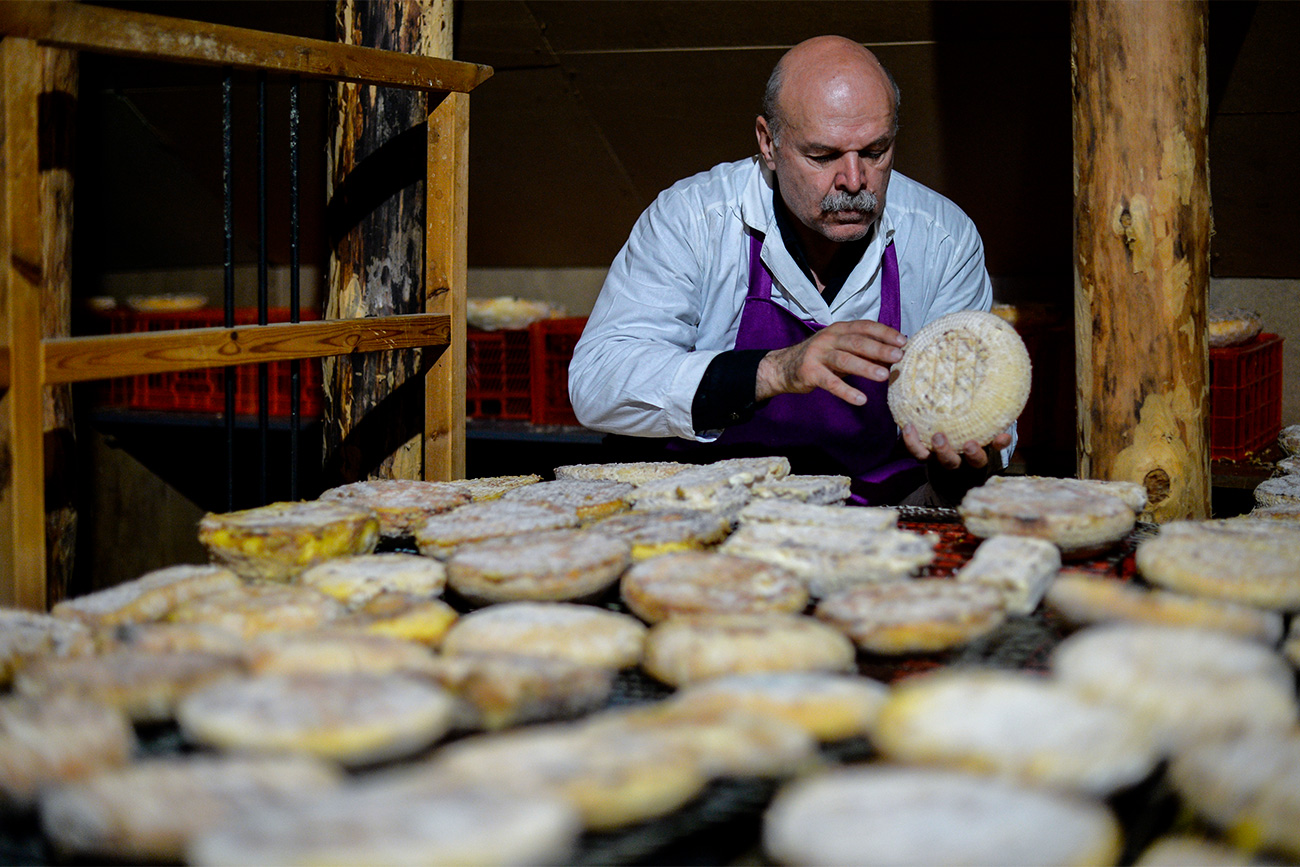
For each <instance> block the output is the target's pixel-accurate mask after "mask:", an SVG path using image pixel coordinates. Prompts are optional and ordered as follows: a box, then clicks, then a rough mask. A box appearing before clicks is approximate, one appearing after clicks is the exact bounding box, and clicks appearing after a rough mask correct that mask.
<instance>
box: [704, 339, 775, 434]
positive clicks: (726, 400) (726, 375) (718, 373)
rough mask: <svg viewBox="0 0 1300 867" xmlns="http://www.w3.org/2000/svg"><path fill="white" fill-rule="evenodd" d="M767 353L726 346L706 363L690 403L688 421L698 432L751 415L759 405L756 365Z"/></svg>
mask: <svg viewBox="0 0 1300 867" xmlns="http://www.w3.org/2000/svg"><path fill="white" fill-rule="evenodd" d="M767 352H768V351H767V350H766V349H729V350H727V351H725V352H720V353H718V354H717V355H716V356H715V357H714V359H713V360H712V361H710V362H709V366H708V367H706V368H705V369H704V376H702V377H701V378H700V385H699V388H697V389H696V390H695V399H694V400H693V401H692V402H691V424H692V426H693V427H694V428H695V430H696V432H697V433H699V432H703V431H715V430H720V429H722V428H726V427H730V426H731V425H735V424H740V423H741V422H745V421H749V420H750V419H751V418H753V417H754V413H755V412H757V411H758V407H759V402H758V401H756V400H754V389H755V387H756V385H757V384H758V365H759V363H760V362H761V361H762V360H763V356H765V355H767Z"/></svg>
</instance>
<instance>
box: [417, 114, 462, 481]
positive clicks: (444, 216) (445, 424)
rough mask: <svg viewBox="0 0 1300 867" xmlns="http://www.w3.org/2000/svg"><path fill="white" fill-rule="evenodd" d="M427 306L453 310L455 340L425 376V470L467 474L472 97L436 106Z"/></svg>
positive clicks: (435, 474) (446, 475) (431, 475)
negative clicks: (467, 277)
mask: <svg viewBox="0 0 1300 867" xmlns="http://www.w3.org/2000/svg"><path fill="white" fill-rule="evenodd" d="M427 176H428V179H429V181H428V195H427V197H426V200H427V203H428V204H427V207H426V212H427V214H428V231H427V233H426V236H425V250H426V251H427V256H426V259H425V268H424V273H425V278H426V282H427V284H428V286H427V295H426V300H425V305H426V306H425V311H426V312H428V313H442V314H446V315H449V316H450V317H451V342H450V343H448V344H447V346H446V347H445V348H444V349H443V351H442V353H441V354H440V355H439V356H438V358H437V360H436V361H434V362H433V364H432V365H431V366H430V368H429V373H428V375H427V376H426V378H425V388H424V393H425V406H424V418H425V422H424V476H423V478H426V479H430V480H434V479H436V480H440V481H446V480H448V479H460V478H464V476H465V376H464V370H465V357H466V356H465V280H466V277H465V272H466V261H465V260H466V248H467V246H468V231H467V223H468V219H469V195H468V182H469V96H468V95H467V94H463V93H449V94H447V95H446V97H444V98H443V100H442V101H441V102H440V103H439V104H438V106H437V108H434V109H433V110H432V111H430V112H429V167H428V172H427Z"/></svg>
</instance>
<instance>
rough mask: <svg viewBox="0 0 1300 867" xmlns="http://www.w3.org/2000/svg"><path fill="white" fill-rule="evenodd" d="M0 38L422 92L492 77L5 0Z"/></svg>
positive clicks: (303, 42) (100, 11)
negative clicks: (25, 39)
mask: <svg viewBox="0 0 1300 867" xmlns="http://www.w3.org/2000/svg"><path fill="white" fill-rule="evenodd" d="M0 33H4V34H8V35H11V36H22V37H24V38H27V39H33V40H36V41H37V42H40V43H41V44H42V45H55V46H60V47H63V48H75V49H80V50H83V51H95V52H99V53H104V54H116V55H122V56H126V57H142V58H153V59H164V60H173V61H177V62H182V63H194V64H200V65H206V66H230V67H233V68H235V69H250V70H257V69H265V70H268V71H276V72H285V73H296V74H298V75H302V76H304V77H308V78H325V79H333V80H337V81H350V82H355V83H358V84H377V85H386V86H390V87H403V88H414V89H418V90H431V91H455V92H468V91H470V90H473V89H474V88H475V87H477V86H478V85H480V84H482V83H483V82H484V81H486V80H487V79H488V78H489V77H491V75H492V68H491V67H490V66H483V65H482V64H478V63H464V62H461V61H454V60H443V59H439V58H433V57H422V56H418V55H414V54H401V53H398V52H392V51H381V50H378V49H374V48H364V47H359V46H351V45H341V44H338V43H334V42H326V41H324V40H320V39H306V38H303V37H298V36H286V35H283V34H279V33H263V32H260V31H257V30H249V29H246V28H242V27H230V26H227V25H222V24H206V23H203V22H199V21H186V20H183V19H177V18H167V17H163V16H160V15H149V14H145V13H140V12H128V11H123V10H118V9H108V8H104V7H98V6H86V5H83V4H81V3H50V2H43V0H41V2H30V0H21V2H19V0H7V2H3V3H0Z"/></svg>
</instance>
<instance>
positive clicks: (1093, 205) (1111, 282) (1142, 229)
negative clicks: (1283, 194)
mask: <svg viewBox="0 0 1300 867" xmlns="http://www.w3.org/2000/svg"><path fill="white" fill-rule="evenodd" d="M1205 19H1206V7H1205V4H1204V2H1200V0H1193V2H1145V0H1075V3H1074V5H1073V7H1072V33H1071V36H1072V39H1071V44H1072V58H1071V59H1072V62H1073V74H1074V81H1073V86H1074V176H1075V236H1074V237H1075V347H1076V350H1075V351H1076V354H1077V376H1078V454H1079V475H1080V476H1081V477H1083V478H1099V479H1116V480H1126V481H1134V482H1140V483H1142V484H1143V485H1145V486H1146V489H1147V492H1148V497H1149V505H1148V513H1147V515H1146V517H1147V518H1148V519H1150V520H1154V521H1157V522H1164V521H1169V520H1174V519H1178V518H1203V517H1208V516H1209V493H1210V486H1209V479H1210V461H1209V449H1208V440H1209V436H1208V421H1207V413H1206V407H1207V400H1208V398H1207V385H1206V380H1207V371H1208V366H1209V362H1208V354H1207V349H1206V339H1205V313H1206V310H1205V308H1206V294H1207V291H1208V285H1209V241H1210V193H1209V176H1208V166H1207V162H1208V144H1207V135H1206V101H1207V97H1206V74H1205Z"/></svg>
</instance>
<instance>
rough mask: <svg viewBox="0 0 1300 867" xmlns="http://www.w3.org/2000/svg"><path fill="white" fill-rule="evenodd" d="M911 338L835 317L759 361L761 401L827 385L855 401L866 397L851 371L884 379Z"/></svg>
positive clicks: (757, 393)
mask: <svg viewBox="0 0 1300 867" xmlns="http://www.w3.org/2000/svg"><path fill="white" fill-rule="evenodd" d="M906 343H907V338H906V337H904V336H903V335H901V334H899V333H898V332H897V331H895V330H894V329H893V328H890V327H889V326H888V325H882V324H880V323H879V322H871V321H869V320H865V319H862V320H856V321H853V322H836V323H833V324H831V325H828V326H826V327H825V328H823V329H822V330H820V331H818V332H817V333H816V334H814V335H813V336H812V337H809V338H808V339H807V340H805V341H803V342H802V343H796V344H795V345H794V346H788V347H786V348H785V349H774V350H772V351H771V352H769V353H768V354H767V355H765V356H763V360H762V361H761V362H760V363H759V365H758V380H757V382H756V383H755V387H754V398H755V399H756V400H767V399H768V398H770V397H774V396H776V395H778V394H807V393H808V392H810V391H812V390H813V389H814V388H824V389H826V390H827V391H829V392H830V393H831V394H833V395H835V396H836V397H838V398H840V399H841V400H846V401H848V402H849V403H851V404H854V405H856V406H862V405H863V404H864V403H866V402H867V396H866V395H865V394H863V393H862V392H861V391H859V390H858V389H856V388H854V387H853V386H851V385H849V384H848V383H847V382H845V381H844V377H846V376H849V375H856V376H861V377H863V378H864V379H873V380H876V381H877V382H884V381H885V380H887V379H889V365H891V364H893V363H894V362H896V361H899V360H901V359H902V357H903V350H902V347H903V346H904V345H905V344H906Z"/></svg>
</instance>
